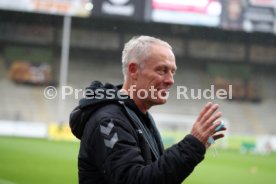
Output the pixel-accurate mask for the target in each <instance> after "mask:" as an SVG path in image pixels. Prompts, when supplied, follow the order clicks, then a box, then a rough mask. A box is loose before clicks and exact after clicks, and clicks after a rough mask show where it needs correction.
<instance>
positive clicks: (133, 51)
mask: <svg viewBox="0 0 276 184" xmlns="http://www.w3.org/2000/svg"><path fill="white" fill-rule="evenodd" d="M154 44H160V45H164V46H166V47H168V48H169V49H171V50H172V47H171V46H170V45H169V44H168V43H167V42H165V41H163V40H160V39H158V38H155V37H151V36H135V37H133V38H131V39H130V40H129V41H128V42H127V43H126V44H125V46H124V49H123V53H122V70H123V75H124V78H125V79H126V78H127V73H128V71H127V69H128V63H129V61H134V62H136V63H138V64H139V66H140V67H141V66H142V64H143V62H145V61H146V60H147V59H148V58H150V56H151V50H150V48H151V46H152V45H154Z"/></svg>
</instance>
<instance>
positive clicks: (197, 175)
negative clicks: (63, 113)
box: [0, 137, 276, 184]
mask: <svg viewBox="0 0 276 184" xmlns="http://www.w3.org/2000/svg"><path fill="white" fill-rule="evenodd" d="M78 148H79V143H78V142H63V141H49V140H44V139H24V138H7V137H0V184H77V183H78V180H77V154H78ZM217 152H218V153H217V155H216V156H215V157H214V155H213V150H212V149H210V150H208V153H207V155H206V158H205V160H204V161H203V162H202V163H200V165H199V166H198V167H197V168H196V169H195V171H194V172H193V173H192V175H191V176H190V177H189V178H188V179H187V180H186V181H185V182H184V183H187V184H247V183H248V184H262V183H265V184H275V183H276V174H275V173H276V154H275V153H274V154H272V155H269V156H260V155H252V154H244V155H243V154H240V153H239V152H238V151H225V150H217Z"/></svg>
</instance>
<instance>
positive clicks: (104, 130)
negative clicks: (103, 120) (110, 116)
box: [100, 120, 114, 135]
mask: <svg viewBox="0 0 276 184" xmlns="http://www.w3.org/2000/svg"><path fill="white" fill-rule="evenodd" d="M113 127H114V124H113V123H112V120H110V123H108V125H107V127H104V126H103V125H101V126H100V129H101V133H103V134H105V135H109V134H110V132H111V130H112V128H113Z"/></svg>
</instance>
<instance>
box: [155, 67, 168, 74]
mask: <svg viewBox="0 0 276 184" xmlns="http://www.w3.org/2000/svg"><path fill="white" fill-rule="evenodd" d="M167 72H168V69H167V68H166V67H162V68H159V69H157V73H158V74H160V75H164V74H166V73H167Z"/></svg>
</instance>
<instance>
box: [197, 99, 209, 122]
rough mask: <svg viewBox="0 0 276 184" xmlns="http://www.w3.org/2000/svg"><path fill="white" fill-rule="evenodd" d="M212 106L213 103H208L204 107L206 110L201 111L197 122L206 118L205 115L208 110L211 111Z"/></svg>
mask: <svg viewBox="0 0 276 184" xmlns="http://www.w3.org/2000/svg"><path fill="white" fill-rule="evenodd" d="M211 106H212V103H211V102H208V103H207V104H206V105H205V106H204V108H203V109H202V110H201V112H200V114H199V116H198V117H197V120H196V121H197V122H199V121H200V120H201V119H202V117H203V116H204V114H205V113H206V112H207V111H208V109H209V108H210V107H211Z"/></svg>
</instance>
